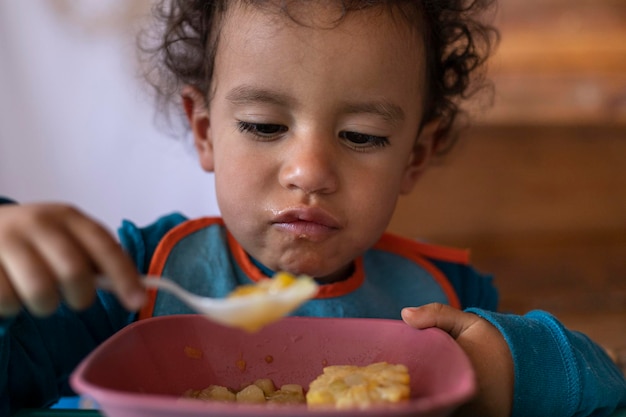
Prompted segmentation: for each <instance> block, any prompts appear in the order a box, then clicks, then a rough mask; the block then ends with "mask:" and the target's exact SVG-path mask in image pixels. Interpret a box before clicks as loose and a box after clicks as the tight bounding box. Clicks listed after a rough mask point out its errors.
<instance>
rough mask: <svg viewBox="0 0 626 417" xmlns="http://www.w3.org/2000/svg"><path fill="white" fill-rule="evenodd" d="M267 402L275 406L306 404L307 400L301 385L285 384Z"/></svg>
mask: <svg viewBox="0 0 626 417" xmlns="http://www.w3.org/2000/svg"><path fill="white" fill-rule="evenodd" d="M267 401H268V402H270V403H274V404H304V403H305V402H306V399H305V397H304V390H303V389H302V386H301V385H298V384H285V385H282V386H281V387H280V389H279V390H277V391H276V392H274V393H273V394H272V395H271V396H269V397H268V398H267Z"/></svg>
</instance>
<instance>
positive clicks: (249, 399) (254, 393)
mask: <svg viewBox="0 0 626 417" xmlns="http://www.w3.org/2000/svg"><path fill="white" fill-rule="evenodd" d="M237 402H240V403H255V404H256V403H264V402H265V394H264V393H263V390H262V389H261V388H259V387H257V386H256V385H254V384H252V385H248V386H247V387H245V388H244V389H242V390H241V391H239V392H238V393H237Z"/></svg>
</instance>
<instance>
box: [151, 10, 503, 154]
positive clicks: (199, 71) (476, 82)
mask: <svg viewBox="0 0 626 417" xmlns="http://www.w3.org/2000/svg"><path fill="white" fill-rule="evenodd" d="M233 1H234V0H160V1H159V2H158V3H157V4H156V5H155V6H154V8H153V14H154V17H155V20H154V26H152V27H150V28H148V30H146V31H144V32H143V33H142V34H141V36H140V38H139V50H140V51H141V53H142V54H143V55H142V58H143V61H144V64H145V65H144V68H146V69H148V71H146V72H145V74H144V75H145V76H146V79H147V80H148V83H149V84H150V85H151V86H152V87H153V88H154V91H155V93H156V99H157V106H158V108H159V109H160V110H162V111H163V112H164V114H165V115H166V116H168V117H167V120H171V119H169V115H170V112H169V110H170V109H171V108H172V106H173V105H174V104H175V105H176V107H177V108H178V109H179V111H180V108H181V106H180V105H179V103H180V102H179V94H180V91H181V87H182V86H184V85H191V86H193V87H195V88H196V89H198V91H200V92H201V93H202V94H203V95H204V96H205V97H208V94H209V87H210V83H211V79H212V76H213V68H214V58H215V53H216V50H217V44H218V40H219V27H220V17H221V16H222V15H223V13H224V12H225V11H226V9H227V7H228V6H229V4H230V3H231V2H233ZM237 1H241V2H244V3H249V4H255V5H261V6H267V5H274V6H276V5H280V6H281V11H282V12H284V13H285V14H286V15H288V16H289V17H291V18H292V19H294V20H297V18H295V17H294V16H293V15H292V14H291V13H290V8H291V7H290V6H292V5H293V4H294V2H295V3H298V2H300V1H307V0H280V1H278V0H237ZM336 1H337V4H338V6H340V7H341V10H342V13H341V16H340V17H339V19H338V20H337V23H339V22H340V21H341V19H342V18H343V16H345V15H346V14H347V13H350V12H352V11H355V10H363V9H367V8H372V7H379V8H383V7H391V8H394V7H395V8H397V10H399V11H400V12H401V15H402V16H403V17H404V18H405V20H406V21H407V22H408V23H409V24H411V25H413V26H415V27H416V28H418V29H419V30H420V31H421V33H423V36H424V41H425V45H426V50H427V52H426V55H427V56H426V60H427V62H426V71H427V72H426V77H427V80H426V85H427V86H428V88H429V90H428V91H427V93H426V103H425V104H426V105H425V114H423V115H422V125H424V124H425V123H427V122H429V121H431V120H435V119H440V120H441V124H440V128H439V130H438V132H437V135H436V141H437V143H436V150H437V151H438V152H439V153H441V154H443V153H445V152H446V151H447V150H449V149H450V148H451V147H452V145H453V144H454V142H455V141H456V137H457V135H455V134H453V131H454V129H453V128H454V126H455V124H456V122H457V119H458V116H459V115H460V113H462V110H461V103H462V102H463V101H464V100H466V99H468V98H469V97H470V96H471V95H473V94H474V93H475V92H476V91H478V90H479V89H481V88H483V87H485V86H487V85H489V83H488V82H487V80H486V78H485V76H484V75H485V71H484V68H485V63H486V61H487V59H488V58H489V56H490V55H491V53H492V51H493V49H494V46H495V44H496V43H497V41H498V38H499V35H498V31H497V30H496V29H495V28H494V27H493V26H491V25H490V24H489V23H488V22H485V21H484V20H485V19H484V14H485V12H487V11H489V10H491V9H492V8H493V6H495V1H496V0H336Z"/></svg>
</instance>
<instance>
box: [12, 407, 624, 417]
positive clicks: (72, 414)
mask: <svg viewBox="0 0 626 417" xmlns="http://www.w3.org/2000/svg"><path fill="white" fill-rule="evenodd" d="M13 417H102V415H101V414H100V413H99V412H98V411H97V410H76V409H74V410H70V409H67V410H64V409H48V410H23V411H20V412H19V413H17V414H15V415H14V416H13ZM611 417H626V408H624V409H621V410H617V411H616V412H615V413H613V414H612V415H611Z"/></svg>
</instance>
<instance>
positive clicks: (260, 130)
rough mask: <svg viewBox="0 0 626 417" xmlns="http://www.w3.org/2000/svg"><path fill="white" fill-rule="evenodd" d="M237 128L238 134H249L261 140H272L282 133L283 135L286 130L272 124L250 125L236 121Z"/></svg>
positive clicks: (281, 126) (283, 127)
mask: <svg viewBox="0 0 626 417" xmlns="http://www.w3.org/2000/svg"><path fill="white" fill-rule="evenodd" d="M237 128H238V129H239V131H240V132H243V133H251V134H253V135H255V136H258V137H261V138H267V139H269V138H273V137H274V136H278V135H280V134H282V133H285V132H286V131H287V130H288V129H287V126H283V125H278V124H273V123H252V122H244V121H238V122H237Z"/></svg>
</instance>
